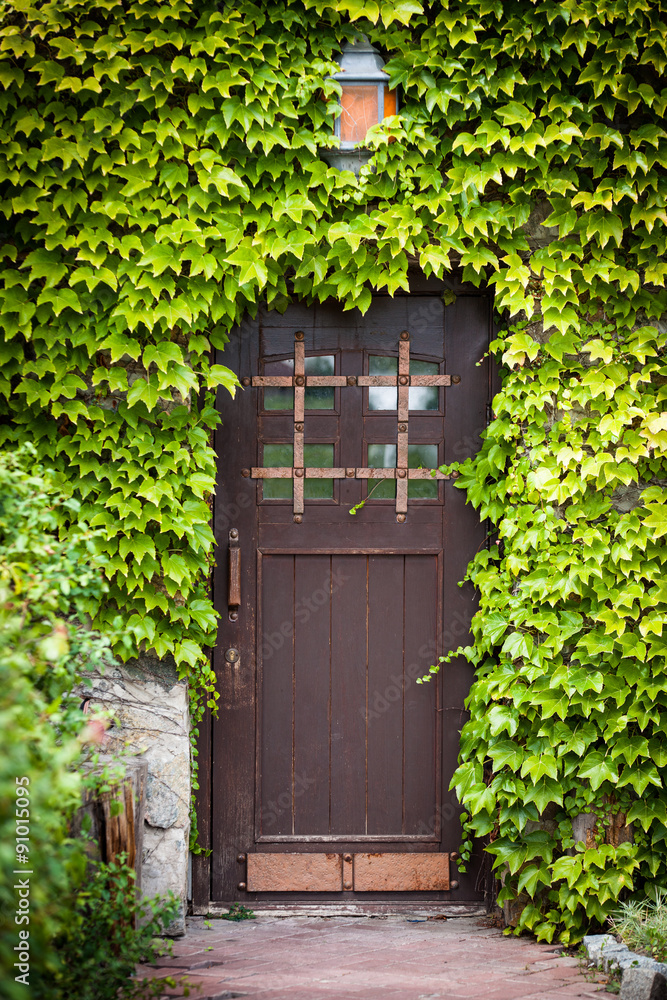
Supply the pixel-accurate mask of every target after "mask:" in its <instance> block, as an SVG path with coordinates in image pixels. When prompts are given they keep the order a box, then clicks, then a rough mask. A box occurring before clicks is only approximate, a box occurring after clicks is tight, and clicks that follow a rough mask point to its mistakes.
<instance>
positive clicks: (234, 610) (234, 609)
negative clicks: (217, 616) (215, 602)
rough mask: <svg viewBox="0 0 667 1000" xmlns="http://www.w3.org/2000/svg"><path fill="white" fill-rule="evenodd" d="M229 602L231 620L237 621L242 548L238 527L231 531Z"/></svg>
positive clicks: (239, 603) (228, 579) (228, 580)
mask: <svg viewBox="0 0 667 1000" xmlns="http://www.w3.org/2000/svg"><path fill="white" fill-rule="evenodd" d="M227 604H228V607H229V620H230V622H235V621H237V620H238V617H239V608H240V607H241V549H240V548H239V532H238V528H232V529H231V531H230V532H229V568H228V574H227Z"/></svg>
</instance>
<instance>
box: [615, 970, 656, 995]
mask: <svg viewBox="0 0 667 1000" xmlns="http://www.w3.org/2000/svg"><path fill="white" fill-rule="evenodd" d="M621 1000H667V979H665V977H664V976H663V975H662V973H660V972H656V971H655V970H654V969H651V968H646V967H641V966H640V967H638V968H630V969H625V970H624V972H623V978H622V980H621Z"/></svg>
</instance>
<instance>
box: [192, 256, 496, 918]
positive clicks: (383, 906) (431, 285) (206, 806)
mask: <svg viewBox="0 0 667 1000" xmlns="http://www.w3.org/2000/svg"><path fill="white" fill-rule="evenodd" d="M409 283H410V290H409V292H397V293H396V294H397V296H398V295H400V296H401V297H402V296H403V295H410V296H415V297H419V296H420V295H422V296H429V295H433V294H438V293H439V294H441V295H443V294H445V293H449V294H452V293H453V294H454V295H455V296H456V298H455V301H454V302H453V303H450V306H451V305H454V306H456V305H458V300H459V298H485V299H486V300H487V302H488V317H487V329H488V340H489V342H490V341H491V340H492V339H493V337H494V336H495V334H496V332H497V329H498V327H497V325H496V323H495V321H494V314H493V296H492V290H490V289H488V288H484V287H483V288H475V286H473V285H472V284H470V283H468V282H465V283H464V282H461V281H460V280H458V279H457V278H455V277H449V278H446V279H444V280H440V279H435V278H433V277H429V278H427V277H426V276H425V275H424V274H423V273H422V272H421V270H420V269H418V268H415V269H410V271H409ZM375 294H377V295H378V297H380V296H382V293H381V292H380V293H374V295H375ZM296 302H298V300H296V299H295V303H296ZM222 361H224V357H222ZM237 374H239V375H240V374H241V373H240V372H239V373H237ZM500 384H501V383H500V377H499V372H498V366H497V364H496V363H495V362H494V361H493V360H492V359H491V361H490V363H489V366H488V387H487V402H486V419H485V421H484V425H483V426H482V427H480V428H474V429H472V430H471V431H469V432H468V434H469V435H476V434H478V433H480V432H481V431H482V430H483V429H484V428H485V427H486V426H487V425H488V423H489V422H490V420H491V418H492V413H491V401H492V399H493V397H494V396H495V395H496V393H497V392H498V391H499V389H500ZM218 391H219V392H222V391H223V390H218ZM451 496H452V497H455V498H456V499H455V500H454V503H453V504H452V500H450V509H451V507H452V506H454V507H455V508H456V510H455V511H454V514H455V516H456V514H458V513H462V512H463V510H464V508H465V504H466V498H465V497H464V495H463V494H462V492H461V491H458V490H457V491H452V494H451ZM218 504H219V498H218V497H217V496H216V497H214V505H213V510H212V526H213V525H215V524H216V514H217V513H218V512H219V511H218ZM466 514H467V515H468V516H470V512H469V511H468V512H466ZM223 516H224V515H223ZM473 517H476V515H474V514H473ZM477 524H478V531H479V530H480V529H481V537H482V542H481V543H480V544H483V543H484V541H485V538H486V534H487V528H486V525H485V524H483V523H481V522H479V521H477ZM230 527H231V524H230ZM444 563H445V565H444V572H443V578H444V575H445V574H446V572H447V557H446V555H445V560H444ZM218 570H219V571H220V566H218ZM464 571H465V567H463V571H459V572H458V573H456V574H454V575H455V576H456V580H455V581H454V586H456V583H457V582H458V580H459V579H462V578H463V572H464ZM215 577H216V574H215V573H213V574H212V598H213V600H214V602H215V596H216V590H217V589H219V588H217V587H216V580H215ZM459 593H460V591H459ZM454 596H455V598H456V597H458V594H455V595H454ZM255 601H256V595H255V597H253V602H252V611H253V617H254V615H255V614H256V611H257V608H256V603H255ZM457 603H458V602H457ZM475 604H476V598H475ZM224 610H225V609H223V611H224ZM473 614H474V611H473ZM225 625H226V621H225V619H224V618H223V617H221V620H220V625H219V637H218V643H217V645H216V649H219V648H220V646H221V644H222V643H221V638H220V636H222V635H224V630H225ZM465 638H466V637H465V636H463V635H462V636H460V637H458V638H457V643H459V644H461V643H463V641H464V640H465ZM213 653H214V650H212V651H211V657H212V660H213ZM222 712H223V709H222V708H220V717H222ZM254 738H255V732H254V731H253V733H252V739H253V740H254ZM212 739H213V718H212V710H211V709H210V708H208V707H207V708H206V710H205V712H204V715H203V717H202V719H201V721H200V722H199V724H198V726H197V739H196V747H197V755H198V756H197V760H198V775H197V786H198V787H197V788H196V790H195V793H194V798H195V812H196V819H197V843H198V846H199V847H200V848H201V853H198V854H191V855H190V857H191V861H192V886H191V908H192V913H193V914H206V913H215V912H217V911H220V912H223V911H224V910H226V909H227V907H228V906H229V903H228V902H224V901H218V900H213V899H212V893H211V877H212V862H211V848H212V839H213V838H212V799H213V788H212V783H213V766H212V765H213V761H212ZM441 763H442V762H441ZM253 801H254V794H253ZM469 866H476V867H477V877H476V883H477V884H478V885H480V889H481V891H483V894H484V899H485V903H486V908H487V909H488V908H489V906H490V905H492V902H493V898H492V897H493V894H494V879H493V875H492V873H491V869H490V859H489V856H488V855H486V854H485V853H483V851H482V844H481V843H478V844H477V845H476V846H475V850H474V852H473V856H472V858H471V860H470V862H469ZM480 905H481V904H477V905H475V904H471V903H470V902H465V901H462V902H460V903H455V902H452V903H450V904H445V906H444V908H452V909H455V910H456V912H457V913H463V912H466V911H468V910H470V912H477V911H478V910H479V908H480ZM253 908H254V909H262V910H267V911H281V910H290V911H292V910H299V911H300V912H302V913H304V914H305V913H308V912H313V913H315V912H318V913H320V912H324V911H326V912H327V913H330V914H331V915H334V913H335V912H338V911H341V912H343V911H344V912H350V913H353V912H354V913H362V912H367V913H391V912H401V911H402V910H403V909H407V910H410V911H412V910H415V909H420V910H422V909H423V910H425V911H426V910H429V909H431V908H433V909H437V910H438V911H439V912H442V911H443V903H442V902H435V903H431V902H424V901H419V902H416V901H411V902H410V901H406V902H405V903H402V902H396V901H392V902H389V903H378V902H373V903H370V902H369V903H367V904H361V903H358V902H357V903H350V904H348V905H346V906H343V905H341V904H339V903H338V904H337V903H333V902H332V903H330V904H322V903H317V904H310V905H309V904H307V903H302V902H300V901H296V900H295V902H294V903H292V904H286V903H285V902H278V903H272V902H265V903H262V904H261V905H260V906H258V904H257V903H253Z"/></svg>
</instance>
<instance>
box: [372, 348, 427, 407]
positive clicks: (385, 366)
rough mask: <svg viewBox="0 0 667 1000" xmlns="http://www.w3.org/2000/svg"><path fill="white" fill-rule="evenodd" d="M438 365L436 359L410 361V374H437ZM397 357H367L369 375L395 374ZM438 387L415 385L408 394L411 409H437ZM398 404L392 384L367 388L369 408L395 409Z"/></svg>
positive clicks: (396, 371)
mask: <svg viewBox="0 0 667 1000" xmlns="http://www.w3.org/2000/svg"><path fill="white" fill-rule="evenodd" d="M439 371H440V365H439V364H438V363H437V362H436V361H416V360H411V361H410V374H411V375H438V374H439ZM397 373H398V359H397V358H388V357H382V356H380V355H373V354H371V356H370V357H369V359H368V374H369V375H396V374H397ZM438 392H439V390H438V387H437V386H436V385H415V386H411V387H410V391H409V394H408V400H409V403H408V405H409V408H410V409H411V410H437V409H438V408H439V402H440V400H439V396H438ZM397 406H398V392H397V390H396V389H394V388H393V386H372V387H371V388H369V390H368V409H369V410H395V409H396V408H397Z"/></svg>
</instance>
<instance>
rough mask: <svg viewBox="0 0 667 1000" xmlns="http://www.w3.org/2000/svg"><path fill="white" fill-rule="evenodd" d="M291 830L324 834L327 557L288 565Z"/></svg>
mask: <svg viewBox="0 0 667 1000" xmlns="http://www.w3.org/2000/svg"><path fill="white" fill-rule="evenodd" d="M294 569H295V574H294V601H295V605H294V706H295V711H294V832H295V833H297V834H302V835H303V834H327V833H328V832H329V740H330V724H331V715H330V709H331V700H330V685H331V648H330V643H331V557H330V556H328V555H326V556H323V555H305V556H301V555H297V556H295V564H294Z"/></svg>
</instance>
